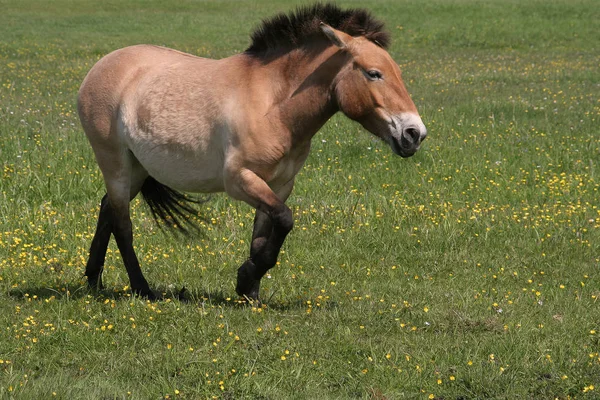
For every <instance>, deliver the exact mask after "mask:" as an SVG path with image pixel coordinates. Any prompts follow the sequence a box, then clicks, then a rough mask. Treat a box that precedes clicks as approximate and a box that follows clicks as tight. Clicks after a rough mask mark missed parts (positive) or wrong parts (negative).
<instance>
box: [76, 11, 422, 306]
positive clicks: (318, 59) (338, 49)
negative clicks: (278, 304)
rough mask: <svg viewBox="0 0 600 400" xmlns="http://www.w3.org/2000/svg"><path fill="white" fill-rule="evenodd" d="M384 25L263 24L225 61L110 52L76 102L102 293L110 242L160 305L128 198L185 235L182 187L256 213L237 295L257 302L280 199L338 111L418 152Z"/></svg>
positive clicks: (303, 20) (93, 278)
mask: <svg viewBox="0 0 600 400" xmlns="http://www.w3.org/2000/svg"><path fill="white" fill-rule="evenodd" d="M388 43H389V35H388V33H387V32H385V31H384V29H383V24H382V23H381V22H379V21H377V20H376V19H374V18H372V17H371V15H370V13H369V12H367V11H365V10H362V9H350V10H342V9H340V8H338V7H337V6H335V5H331V4H325V5H324V4H317V5H314V6H310V7H305V8H300V9H298V10H296V12H295V13H291V14H289V15H284V14H281V15H277V16H275V17H273V18H271V19H269V20H266V21H263V23H262V25H261V26H260V27H259V28H258V29H257V30H256V31H255V32H254V33H253V35H252V43H251V45H250V47H248V49H247V50H246V51H245V52H244V53H241V54H237V55H234V56H231V57H228V58H225V59H221V60H211V59H206V58H199V57H195V56H193V55H190V54H185V53H182V52H179V51H175V50H171V49H167V48H163V47H157V46H149V45H139V46H132V47H127V48H124V49H120V50H117V51H114V52H112V53H110V54H108V55H107V56H105V57H104V58H102V59H101V60H100V61H98V63H97V64H96V65H95V66H94V67H93V68H92V69H91V70H90V72H89V73H88V75H87V76H86V78H85V80H84V81H83V84H82V85H81V88H80V90H79V97H78V103H77V105H78V111H79V117H80V119H81V123H82V125H83V129H84V130H85V133H86V135H87V137H88V139H89V141H90V143H91V145H92V147H93V150H94V153H95V155H96V159H97V161H98V165H99V167H100V170H101V171H102V175H103V176H104V182H105V184H106V195H105V196H104V198H103V199H102V203H101V207H100V214H99V216H98V226H97V228H96V233H95V236H94V239H93V240H92V245H91V248H90V257H89V260H88V263H87V266H86V271H85V274H86V276H87V277H88V282H89V284H90V285H91V286H92V287H101V286H102V281H101V275H102V270H103V266H104V258H105V255H106V249H107V245H108V241H109V239H110V235H111V233H112V234H113V235H114V237H115V239H116V241H117V245H118V247H119V250H120V252H121V255H122V257H123V262H124V264H125V267H126V269H127V274H128V275H129V279H130V282H131V289H132V291H133V292H134V293H137V294H140V295H143V296H147V297H149V298H154V297H155V295H154V294H153V292H152V291H151V290H150V287H149V286H148V282H147V281H146V279H145V278H144V276H143V274H142V271H141V269H140V265H139V262H138V259H137V256H136V254H135V251H134V248H133V235H132V227H131V220H130V216H129V202H130V200H131V199H133V198H134V197H135V196H136V195H137V194H138V193H139V192H140V191H141V192H142V194H143V196H144V198H145V199H146V201H147V202H148V204H149V206H150V208H151V210H152V213H153V215H154V217H155V219H157V221H158V222H161V220H162V221H164V222H167V223H168V224H170V225H171V227H173V226H178V227H183V225H184V224H186V222H189V218H187V217H188V215H187V214H189V213H193V212H194V209H193V208H192V207H190V205H189V203H188V201H189V200H188V198H187V197H186V196H185V195H183V194H182V193H181V192H180V191H184V192H200V193H207V192H222V191H225V192H227V194H228V195H229V196H231V197H233V198H235V199H238V200H242V201H245V202H246V203H248V204H249V205H251V206H252V207H254V208H255V209H256V216H255V219H254V230H253V233H252V242H251V246H250V257H249V258H248V259H247V260H246V261H245V262H244V263H243V264H242V266H241V267H240V268H239V270H238V276H237V288H236V291H237V293H238V294H240V295H242V296H247V297H248V298H250V299H258V294H259V285H260V280H261V278H262V277H263V276H264V274H265V273H266V272H267V271H268V270H269V269H270V268H272V267H273V266H274V265H275V263H276V262H277V257H278V255H279V251H280V248H281V246H282V244H283V242H284V239H285V237H286V235H287V234H288V233H289V232H290V231H291V230H292V227H293V225H294V220H293V216H292V212H291V210H290V209H289V208H288V207H287V206H286V205H285V201H286V199H287V198H288V196H289V195H290V193H291V191H292V187H293V186H294V177H295V176H296V174H297V173H298V171H299V170H300V168H302V165H303V164H304V161H305V160H306V158H307V156H308V153H309V150H310V142H311V139H312V137H313V136H314V135H315V133H316V132H317V131H318V130H319V129H320V128H321V126H323V124H325V122H326V121H327V120H328V119H329V118H330V117H331V116H332V115H333V114H335V113H336V112H338V111H341V112H343V113H344V114H345V115H346V116H348V117H349V118H351V119H353V120H355V121H358V122H359V123H360V124H361V125H362V126H363V127H365V128H366V129H367V130H368V131H369V132H371V133H373V134H374V135H375V136H377V137H379V138H381V139H382V140H383V141H385V142H387V143H388V144H389V145H390V147H391V148H392V150H393V152H394V153H396V154H398V155H400V156H402V157H409V156H412V155H413V154H414V153H415V152H416V151H417V150H418V149H419V146H420V144H421V142H422V141H423V139H424V138H425V136H426V134H427V131H426V129H425V126H424V125H423V122H422V121H421V118H420V117H419V114H418V112H417V109H416V107H415V105H414V103H413V102H412V100H411V98H410V96H409V94H408V92H407V90H406V88H405V86H404V83H403V82H402V78H401V73H400V69H399V68H398V66H397V65H396V63H395V62H394V60H392V58H391V57H390V55H389V54H388V53H387V52H386V50H385V49H386V47H387V46H388Z"/></svg>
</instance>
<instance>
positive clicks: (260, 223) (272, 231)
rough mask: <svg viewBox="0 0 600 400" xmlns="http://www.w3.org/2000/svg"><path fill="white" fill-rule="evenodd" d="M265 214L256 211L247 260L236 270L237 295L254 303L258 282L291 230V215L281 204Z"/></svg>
mask: <svg viewBox="0 0 600 400" xmlns="http://www.w3.org/2000/svg"><path fill="white" fill-rule="evenodd" d="M265 208H266V207H265ZM265 211H266V212H264V211H261V210H260V209H258V210H257V211H256V217H255V219H254V231H253V234H252V244H251V247H250V258H249V259H248V260H246V262H244V264H242V266H241V267H240V268H239V269H238V279H237V287H236V291H237V293H238V294H239V295H241V296H248V297H249V298H251V299H254V300H258V293H259V289H260V280H261V279H262V277H263V276H264V275H265V274H266V273H267V271H268V270H269V269H271V268H273V267H274V266H275V264H276V263H277V257H278V255H279V251H280V250H281V246H282V245H283V242H284V241H285V238H286V236H287V235H288V233H289V232H290V231H291V230H292V228H293V227H294V219H293V215H292V211H291V210H290V209H289V207H288V206H286V205H285V204H284V203H283V202H281V203H279V204H278V205H276V206H275V207H272V208H271V209H270V210H265Z"/></svg>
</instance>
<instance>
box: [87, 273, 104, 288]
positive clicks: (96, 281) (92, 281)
mask: <svg viewBox="0 0 600 400" xmlns="http://www.w3.org/2000/svg"><path fill="white" fill-rule="evenodd" d="M88 287H89V288H90V289H92V290H103V289H104V285H103V284H102V279H101V278H100V277H95V278H92V277H89V276H88Z"/></svg>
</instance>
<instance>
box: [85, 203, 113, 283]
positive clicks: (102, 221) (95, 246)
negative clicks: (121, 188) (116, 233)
mask: <svg viewBox="0 0 600 400" xmlns="http://www.w3.org/2000/svg"><path fill="white" fill-rule="evenodd" d="M111 232H112V216H111V212H110V206H109V205H108V196H107V195H104V197H102V202H101V203H100V213H99V214H98V224H97V225H96V233H95V234H94V239H92V244H91V246H90V256H89V258H88V262H87V265H86V267H85V276H87V277H88V285H89V286H90V287H92V288H98V289H102V288H103V286H102V271H103V269H104V259H105V258H106V249H107V248H108V242H109V240H110V234H111Z"/></svg>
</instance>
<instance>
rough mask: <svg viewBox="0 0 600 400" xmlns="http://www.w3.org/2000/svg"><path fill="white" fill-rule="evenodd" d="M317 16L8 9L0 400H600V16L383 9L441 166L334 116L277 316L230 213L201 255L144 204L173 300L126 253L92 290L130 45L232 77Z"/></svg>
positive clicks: (146, 7)
mask: <svg viewBox="0 0 600 400" xmlns="http://www.w3.org/2000/svg"><path fill="white" fill-rule="evenodd" d="M297 4H303V3H301V2H298V1H294V2H290V1H283V0H279V1H275V0H269V1H239V2H238V1H216V0H210V1H209V0H205V1H202V0H195V1H192V0H183V1H164V0H161V1H158V0H149V1H142V0H132V1H127V2H120V1H116V0H109V1H102V2H96V1H95V2H92V1H90V0H77V1H71V0H56V1H52V2H42V1H39V0H20V1H16V0H0V9H1V10H2V12H1V13H0V166H1V171H0V174H1V177H0V398H7V399H10V398H15V399H47V398H57V399H79V398H80V399H112V398H115V399H121V398H124V399H125V398H127V399H129V398H132V399H157V398H164V399H167V398H168V399H178V398H183V399H200V398H215V399H243V398H247V399H287V398H295V399H301V398H307V399H309V398H310V399H317V398H318V399H328V398H332V399H347V398H357V399H380V400H381V399H404V398H411V399H412V398H415V399H457V400H458V399H484V398H487V399H554V398H558V399H576V398H577V399H596V398H600V244H599V243H600V201H599V199H600V193H599V191H600V176H599V174H600V171H599V168H600V166H599V163H600V121H599V120H600V96H599V94H600V72H599V69H598V68H599V64H598V62H599V59H600V35H599V33H598V32H600V22H599V21H600V13H599V12H598V8H597V2H596V1H595V0H576V1H571V0H550V1H541V0H531V1H517V0H497V1H491V0H429V1H426V2H418V1H414V0H378V1H373V2H370V3H368V7H369V9H370V10H371V11H372V12H373V14H375V15H376V16H378V17H380V18H381V19H383V20H384V21H385V22H386V25H387V27H388V29H389V31H390V32H391V33H392V36H393V43H392V46H391V49H390V54H391V55H392V57H393V58H394V59H395V60H396V61H397V62H398V64H399V65H400V67H401V69H402V70H403V78H404V81H405V82H406V85H407V87H408V89H409V92H410V93H411V94H412V97H413V100H414V102H415V103H416V105H417V107H418V108H419V111H420V113H421V116H422V118H423V121H424V123H425V124H426V126H427V128H428V130H429V137H428V139H427V140H426V141H425V142H424V144H423V146H422V149H421V150H420V151H419V152H418V153H417V154H416V155H415V156H414V157H412V158H409V159H401V158H399V157H396V156H394V155H393V153H392V151H391V149H390V148H389V147H387V146H386V145H385V144H383V143H381V142H379V141H378V140H376V139H375V138H374V137H373V136H372V135H370V134H369V133H368V132H366V131H365V130H363V129H362V128H361V127H360V126H359V125H358V124H356V123H353V122H351V121H350V120H348V119H347V118H345V117H344V116H343V115H336V116H334V118H333V119H332V120H330V121H329V122H328V124H327V125H326V126H325V127H324V128H323V129H322V130H321V131H320V132H319V133H318V134H317V135H316V136H315V138H314V140H313V150H312V153H311V155H310V157H309V159H308V161H307V163H306V165H305V167H304V169H303V170H302V171H301V173H300V174H299V175H298V177H297V180H296V182H297V183H296V186H295V189H294V192H293V194H292V196H291V197H290V199H289V200H288V205H289V206H290V207H291V208H292V210H293V212H294V218H295V228H294V230H293V231H292V233H291V234H290V235H289V236H288V239H287V241H286V243H285V244H284V247H283V252H282V254H281V255H280V257H279V265H278V266H277V267H276V268H274V269H272V270H271V271H270V274H269V275H268V277H266V278H265V279H263V284H262V288H261V289H262V293H261V295H262V297H263V299H264V300H265V304H264V305H263V306H261V307H256V306H252V305H248V304H246V303H245V302H243V301H241V300H240V299H239V298H238V297H237V296H236V294H235V277H236V271H237V268H238V267H239V265H241V263H242V262H243V261H244V260H245V259H246V257H247V256H248V248H249V240H250V236H251V230H252V221H253V210H252V209H251V208H250V207H249V206H247V205H245V204H241V203H238V202H235V201H232V200H230V199H228V198H227V197H226V196H224V195H214V196H212V197H211V198H210V199H209V200H208V201H207V202H205V203H203V204H202V205H201V206H200V207H199V213H200V214H201V215H202V216H203V218H204V220H202V221H203V222H201V223H202V228H203V232H202V233H201V234H199V235H198V236H195V237H189V238H188V237H179V236H175V237H173V236H170V235H167V234H165V233H164V232H162V231H161V230H160V229H159V228H157V226H156V225H155V224H154V222H153V220H152V218H151V216H150V213H149V210H148V209H147V208H146V206H145V205H144V204H143V203H142V202H141V201H140V200H139V199H135V200H134V201H133V202H132V211H133V224H134V230H135V231H134V241H135V242H134V244H135V247H136V250H137V252H138V255H139V257H140V262H141V264H142V269H143V271H144V273H145V275H146V277H147V278H148V280H149V282H150V283H151V285H152V286H153V287H154V288H156V289H157V290H159V291H162V292H164V293H165V300H162V301H157V302H149V301H146V300H144V299H142V298H137V297H132V296H131V295H130V291H129V287H128V279H127V274H126V272H125V269H124V267H123V264H122V261H121V259H120V256H119V253H118V250H117V248H116V245H115V243H114V241H111V245H110V247H109V251H108V255H107V261H106V268H105V273H104V282H105V285H106V289H105V290H103V291H100V292H97V291H92V290H89V289H88V288H87V286H86V282H85V279H84V277H83V273H84V268H85V262H86V260H87V252H88V248H89V245H90V242H91V238H92V236H93V233H94V229H95V224H96V218H97V213H98V210H99V203H100V199H101V197H102V195H103V194H104V185H103V181H102V177H101V175H100V173H99V170H98V168H97V166H96V163H95V160H94V157H93V153H92V151H91V148H90V146H89V144H88V143H87V140H86V138H85V136H84V134H83V130H82V129H81V127H80V124H79V121H78V117H77V113H76V95H77V90H78V88H79V85H80V83H81V81H82V80H83V78H84V76H85V74H86V73H87V71H88V70H89V69H90V68H91V66H92V65H93V64H94V63H95V62H96V61H97V60H98V59H99V58H100V57H102V56H103V55H104V54H107V53H108V52H110V51H112V50H114V49H117V48H120V47H124V46H127V45H130V44H136V43H153V44H158V45H164V46H168V47H173V48H177V49H179V50H182V51H187V52H190V53H193V54H196V55H199V56H204V57H212V58H221V57H226V56H228V55H231V54H234V53H237V52H240V51H243V50H244V49H245V47H246V46H247V45H248V43H249V34H250V32H251V31H252V30H253V29H254V28H255V27H256V26H257V25H258V23H259V22H260V20H261V19H262V18H266V17H269V16H271V15H273V14H274V13H277V12H280V11H288V10H290V9H292V8H293V6H294V5H297ZM339 4H340V5H343V6H351V7H361V6H365V5H366V4H367V3H365V2H358V1H341V2H339ZM184 286H185V288H187V291H188V292H187V298H188V301H180V300H178V298H177V295H176V294H177V292H178V291H179V290H180V289H181V288H182V287H184Z"/></svg>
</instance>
